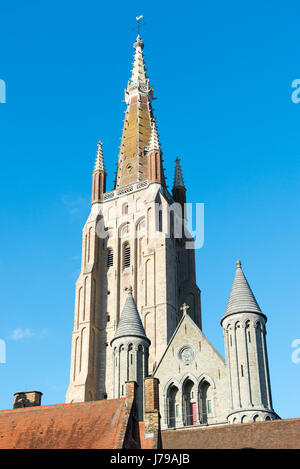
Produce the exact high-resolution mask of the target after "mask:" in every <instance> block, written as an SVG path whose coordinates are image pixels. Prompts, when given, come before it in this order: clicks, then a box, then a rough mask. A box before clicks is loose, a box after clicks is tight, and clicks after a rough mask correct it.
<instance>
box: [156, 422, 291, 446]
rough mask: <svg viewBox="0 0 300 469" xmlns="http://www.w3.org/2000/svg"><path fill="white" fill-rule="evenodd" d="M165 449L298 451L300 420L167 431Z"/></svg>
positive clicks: (162, 433) (164, 436) (163, 432)
mask: <svg viewBox="0 0 300 469" xmlns="http://www.w3.org/2000/svg"><path fill="white" fill-rule="evenodd" d="M161 435H162V447H163V448H164V449H239V448H257V449H296V448H300V419H286V420H273V421H267V422H252V423H243V424H233V425H220V426H215V427H206V428H203V427H202V428H201V427H198V428H193V429H179V430H164V431H162V432H161Z"/></svg>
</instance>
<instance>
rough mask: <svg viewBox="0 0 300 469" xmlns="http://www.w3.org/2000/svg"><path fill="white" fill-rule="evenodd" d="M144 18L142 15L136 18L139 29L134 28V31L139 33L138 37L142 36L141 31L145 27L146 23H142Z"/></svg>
mask: <svg viewBox="0 0 300 469" xmlns="http://www.w3.org/2000/svg"><path fill="white" fill-rule="evenodd" d="M142 18H143V15H140V16H136V17H135V19H136V20H137V22H138V25H137V27H135V28H133V30H136V29H137V31H138V35H139V34H140V29H141V27H142V26H145V25H146V23H141V19H142Z"/></svg>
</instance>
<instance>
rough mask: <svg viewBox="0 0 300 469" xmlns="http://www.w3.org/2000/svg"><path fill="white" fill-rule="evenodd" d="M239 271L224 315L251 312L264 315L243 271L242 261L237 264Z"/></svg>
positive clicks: (237, 270)
mask: <svg viewBox="0 0 300 469" xmlns="http://www.w3.org/2000/svg"><path fill="white" fill-rule="evenodd" d="M236 265H237V269H236V273H235V277H234V280H233V284H232V288H231V292H230V296H229V300H228V303H227V308H226V311H225V314H224V317H225V316H229V315H230V314H235V313H243V312H251V313H258V314H262V312H261V309H260V307H259V306H258V303H257V301H256V299H255V296H254V294H253V292H252V290H251V288H250V285H249V283H248V282H247V279H246V277H245V275H244V273H243V271H242V267H241V261H237V263H236Z"/></svg>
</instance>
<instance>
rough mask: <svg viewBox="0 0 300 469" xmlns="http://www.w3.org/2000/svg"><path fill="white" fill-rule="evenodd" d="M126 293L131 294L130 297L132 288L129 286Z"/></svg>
mask: <svg viewBox="0 0 300 469" xmlns="http://www.w3.org/2000/svg"><path fill="white" fill-rule="evenodd" d="M128 293H131V295H132V286H131V285H130V286H129V287H128Z"/></svg>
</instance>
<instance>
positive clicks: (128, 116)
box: [115, 35, 164, 188]
mask: <svg viewBox="0 0 300 469" xmlns="http://www.w3.org/2000/svg"><path fill="white" fill-rule="evenodd" d="M133 47H134V49H135V54H134V61H133V68H132V73H131V78H130V80H129V81H128V86H127V88H126V90H125V102H126V104H127V109H126V112H125V120H124V126H123V131H122V138H121V146H120V152H119V160H118V168H117V174H116V181H115V188H120V187H124V186H127V185H129V184H133V183H135V182H138V181H142V180H145V179H148V177H149V165H148V159H149V153H148V151H149V145H150V141H151V135H152V136H153V142H152V141H151V143H154V144H155V146H156V147H157V145H158V137H157V131H156V125H155V122H154V116H153V109H152V99H153V88H152V87H151V86H150V84H149V78H148V77H147V73H146V67H145V60H144V55H143V48H144V43H143V41H142V39H141V37H140V35H138V36H137V38H136V41H135V43H134V46H133ZM155 132H156V133H155ZM156 139H157V140H156ZM161 181H164V178H162V177H161Z"/></svg>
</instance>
